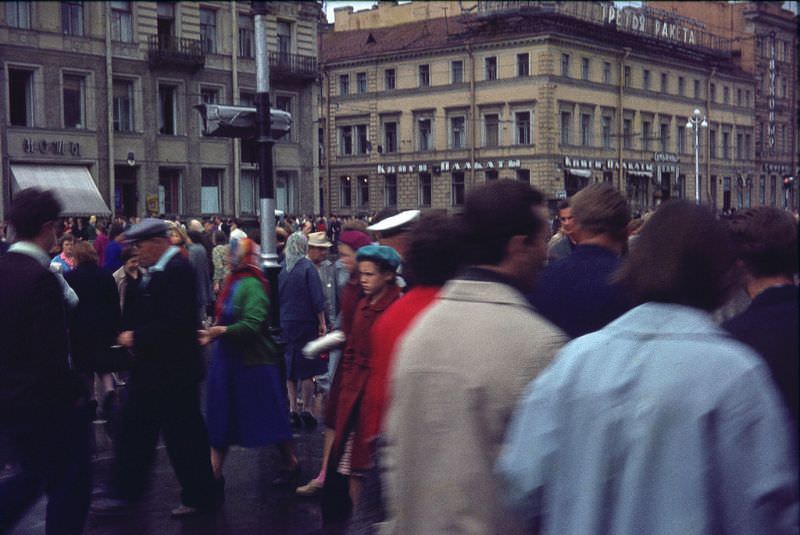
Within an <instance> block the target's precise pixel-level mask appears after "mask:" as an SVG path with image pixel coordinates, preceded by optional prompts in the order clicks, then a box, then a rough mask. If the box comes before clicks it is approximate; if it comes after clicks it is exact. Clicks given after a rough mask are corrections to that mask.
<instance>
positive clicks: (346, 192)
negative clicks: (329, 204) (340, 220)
mask: <svg viewBox="0 0 800 535" xmlns="http://www.w3.org/2000/svg"><path fill="white" fill-rule="evenodd" d="M351 181H352V178H351V177H349V176H343V177H341V178H340V179H339V207H340V208H350V207H351V206H353V198H352V197H351V193H352V189H353V185H352V184H351Z"/></svg>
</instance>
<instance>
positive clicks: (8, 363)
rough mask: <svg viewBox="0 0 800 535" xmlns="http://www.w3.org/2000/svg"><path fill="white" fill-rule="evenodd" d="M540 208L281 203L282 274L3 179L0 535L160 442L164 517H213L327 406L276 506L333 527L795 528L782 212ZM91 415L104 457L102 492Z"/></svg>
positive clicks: (209, 235) (592, 199)
mask: <svg viewBox="0 0 800 535" xmlns="http://www.w3.org/2000/svg"><path fill="white" fill-rule="evenodd" d="M555 208H556V212H557V214H556V218H555V220H552V219H551V217H552V215H551V214H549V213H548V210H547V207H546V203H545V199H544V197H543V195H542V194H541V192H539V191H538V190H536V189H535V188H532V187H531V186H529V185H528V184H525V183H522V182H519V181H511V180H500V181H494V182H491V183H487V184H486V185H483V186H480V187H477V188H475V189H474V190H473V191H471V192H470V193H469V195H468V196H467V199H466V202H465V206H464V210H463V213H461V214H458V215H445V214H441V213H431V214H422V213H420V211H418V210H407V211H404V212H400V213H397V212H394V211H390V210H385V211H383V212H381V213H379V214H377V215H376V216H375V217H374V218H372V219H371V220H370V221H364V220H361V219H356V218H353V219H344V220H340V219H339V218H336V216H331V217H329V218H324V217H313V216H304V217H300V218H292V217H281V218H280V220H279V221H278V223H277V228H276V234H277V241H278V247H279V250H278V253H279V259H280V273H279V275H278V277H277V283H276V284H274V285H273V286H274V287H273V286H271V285H270V283H269V282H268V280H267V278H265V274H264V272H263V270H262V267H261V259H260V248H259V242H260V239H259V238H260V236H259V235H258V231H257V230H250V231H248V229H244V228H242V227H241V226H240V225H239V224H238V222H237V221H235V220H230V221H222V220H220V219H219V218H212V219H208V220H206V221H200V220H190V221H188V222H186V224H185V225H182V224H181V223H180V222H178V221H174V220H170V219H162V218H147V219H144V220H141V221H127V222H126V221H121V220H115V221H113V222H111V224H110V225H109V226H108V231H107V227H106V225H105V224H104V222H102V221H97V220H96V219H94V218H91V219H89V220H86V221H84V220H82V219H78V220H75V221H72V220H63V219H62V218H60V217H59V214H60V212H61V206H60V203H59V202H58V200H57V198H56V197H55V196H54V195H53V194H52V193H51V192H49V191H42V190H39V189H35V188H34V189H29V190H24V191H22V192H19V193H18V194H17V195H16V196H15V198H14V200H13V204H12V206H11V210H10V212H9V214H8V222H9V226H10V227H11V230H12V235H13V240H12V243H11V244H10V247H8V248H7V251H5V252H4V253H3V254H0V337H1V338H2V339H3V340H4V341H5V343H4V346H3V349H2V350H0V453H2V456H1V457H0V462H5V463H6V464H7V469H6V471H8V472H13V474H12V475H10V476H8V477H4V478H2V479H0V532H3V531H4V530H6V529H9V528H10V527H12V526H13V525H14V524H15V522H16V521H17V520H18V519H19V518H20V516H21V515H22V514H23V513H24V511H25V509H26V507H27V506H28V505H29V504H30V503H31V502H32V501H33V500H34V499H35V498H36V497H37V496H38V493H39V489H41V488H44V489H45V492H46V494H47V497H48V506H47V531H48V533H69V534H72V533H81V532H82V530H83V527H84V524H85V522H86V518H87V514H88V511H89V509H90V502H91V510H92V511H93V512H94V514H123V515H124V514H127V513H128V512H129V511H130V510H131V505H132V504H134V503H136V502H137V501H139V500H141V499H142V497H143V496H144V495H145V493H146V491H147V485H148V476H149V473H150V472H151V470H152V466H153V463H154V459H155V448H156V444H157V441H158V439H159V436H161V437H163V440H164V443H165V445H166V450H167V455H168V457H169V461H170V463H171V465H172V467H173V469H174V472H175V476H176V478H177V480H178V482H179V484H180V487H181V494H180V503H179V504H178V505H177V506H176V507H175V508H174V509H173V510H172V515H173V516H175V517H184V516H189V515H203V514H210V513H213V512H214V511H216V510H218V509H219V508H220V507H223V504H224V501H225V496H226V490H227V492H228V493H230V492H231V491H232V490H233V491H235V489H226V482H225V478H224V470H223V468H224V463H225V459H226V457H227V454H228V452H229V449H230V447H231V446H234V445H236V446H241V447H245V448H260V447H265V446H274V447H275V448H277V450H278V452H279V454H280V456H279V459H280V463H281V465H280V466H279V467H278V470H277V474H278V475H277V477H276V479H275V480H274V481H273V484H274V485H282V486H287V485H291V484H296V483H302V481H299V480H298V477H299V475H300V467H301V463H304V462H306V461H307V460H304V459H302V458H300V457H299V456H298V454H297V452H296V451H295V447H294V444H293V433H297V432H300V430H306V431H308V432H312V430H315V429H317V426H318V421H319V420H322V422H323V424H324V429H322V432H323V433H324V441H323V446H322V447H323V452H322V463H321V466H320V467H319V472H316V467H314V473H315V474H316V476H315V477H313V478H312V479H310V480H309V481H308V482H307V483H304V484H302V485H300V486H297V487H296V490H295V492H296V494H297V495H298V496H300V497H303V499H307V498H309V497H316V499H319V500H320V502H321V508H322V515H323V519H324V522H325V524H326V526H329V527H331V529H339V530H340V531H346V532H348V533H391V534H401V535H405V534H414V535H417V534H421V535H426V534H440V533H463V534H493V533H497V534H501V533H502V534H513V533H554V534H584V533H591V534H600V533H602V534H630V535H634V534H637V535H638V534H642V533H647V534H656V535H657V534H665V535H666V534H676V533H680V534H695V533H696V534H706V533H707V534H712V533H740V534H742V535H753V534H762V533H763V534H765V535H767V534H769V535H772V534H784V533H786V534H789V533H798V515H799V514H800V506H799V504H798V475H797V446H798V440H797V439H798V427H797V425H798V423H797V414H798V396H799V395H800V394H799V393H798V380H799V379H800V370H798V361H799V360H800V356H799V355H798V351H799V348H798V286H797V282H798V281H797V272H798V259H797V220H796V218H795V217H793V216H792V214H790V213H788V212H785V211H782V210H778V209H775V208H768V207H760V208H752V209H746V210H740V211H738V212H737V213H736V214H734V215H730V216H727V217H723V218H719V217H717V216H715V215H714V214H713V213H712V212H711V211H709V210H708V209H706V208H705V207H703V206H699V205H695V204H692V203H689V202H687V201H670V202H667V203H664V204H662V205H661V206H659V207H658V209H657V210H655V211H653V212H651V213H648V214H644V215H643V216H641V217H637V218H634V219H632V218H631V214H630V209H629V203H628V201H627V199H626V198H625V197H624V195H623V194H621V193H620V192H619V191H617V190H616V189H614V188H613V187H612V186H610V185H609V184H606V183H597V184H591V185H589V186H587V187H586V188H584V189H582V190H580V191H579V192H578V193H577V194H575V195H574V196H573V197H572V198H571V199H569V201H564V202H563V203H561V204H559V205H558V206H557V207H555ZM551 221H552V223H551ZM734 296H737V297H736V298H735V299H733V297H734ZM741 296H744V297H743V298H742V297H741ZM732 299H733V300H732ZM274 300H277V302H278V303H279V310H280V318H279V320H280V321H279V323H280V334H279V335H278V334H276V333H275V331H274V330H272V329H270V326H271V325H272V324H273V321H272V320H273V318H271V314H272V310H273V308H274V307H273V306H272V302H273V301H274ZM720 311H724V313H721V312H720ZM715 312H716V314H714V313H715ZM206 358H208V371H207V373H206V366H205V360H206ZM121 370H125V372H126V373H125V374H124V375H123V376H122V377H120V375H119V374H116V373H113V372H117V371H121ZM120 384H124V385H125V396H124V399H118V396H117V395H116V393H115V387H117V386H118V385H120ZM202 388H205V389H206V396H205V399H206V406H205V408H203V407H201V401H200V400H201V397H202V396H201V389H202ZM42 392H47V395H42ZM320 399H321V400H322V404H321V406H320V405H319V404H318V403H317V401H319V400H320ZM97 417H107V418H109V419H111V418H113V420H114V433H113V448H114V458H113V467H112V470H111V476H110V480H109V481H106V482H104V484H103V485H101V487H102V492H100V493H99V495H98V496H94V497H93V498H92V496H91V494H92V487H93V484H94V485H95V487H97V486H98V483H99V482H94V483H93V481H92V476H91V463H90V462H89V458H90V452H91V441H90V439H89V437H90V432H89V424H90V422H91V421H92V420H93V419H94V418H97ZM313 432H319V431H313ZM291 488H295V487H291ZM96 494H98V493H96Z"/></svg>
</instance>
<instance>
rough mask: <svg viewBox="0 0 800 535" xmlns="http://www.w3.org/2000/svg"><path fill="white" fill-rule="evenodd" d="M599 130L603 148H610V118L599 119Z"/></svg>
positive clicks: (606, 116) (604, 116)
mask: <svg viewBox="0 0 800 535" xmlns="http://www.w3.org/2000/svg"><path fill="white" fill-rule="evenodd" d="M600 130H601V136H602V138H603V148H604V149H610V148H611V117H609V116H608V115H603V116H602V117H600Z"/></svg>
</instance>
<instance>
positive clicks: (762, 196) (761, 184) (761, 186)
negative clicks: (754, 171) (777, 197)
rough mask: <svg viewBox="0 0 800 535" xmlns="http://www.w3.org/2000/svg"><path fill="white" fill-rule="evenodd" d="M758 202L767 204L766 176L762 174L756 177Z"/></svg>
mask: <svg viewBox="0 0 800 535" xmlns="http://www.w3.org/2000/svg"><path fill="white" fill-rule="evenodd" d="M758 204H760V205H762V206H764V205H765V204H767V177H766V176H764V175H761V176H760V177H758Z"/></svg>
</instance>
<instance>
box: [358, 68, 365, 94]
mask: <svg viewBox="0 0 800 535" xmlns="http://www.w3.org/2000/svg"><path fill="white" fill-rule="evenodd" d="M366 92H367V73H365V72H358V73H356V93H359V94H361V93H366Z"/></svg>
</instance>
